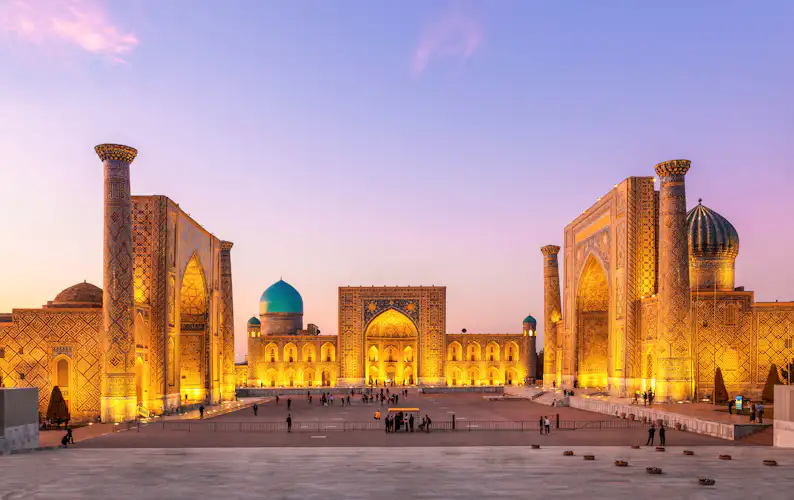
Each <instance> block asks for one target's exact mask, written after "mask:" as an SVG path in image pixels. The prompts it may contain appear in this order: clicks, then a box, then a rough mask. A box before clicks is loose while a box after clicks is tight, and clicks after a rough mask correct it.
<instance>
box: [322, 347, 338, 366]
mask: <svg viewBox="0 0 794 500" xmlns="http://www.w3.org/2000/svg"><path fill="white" fill-rule="evenodd" d="M320 357H321V358H322V360H323V361H324V362H326V363H333V362H335V361H336V346H335V345H334V344H332V343H330V342H326V343H324V344H323V345H322V347H320Z"/></svg>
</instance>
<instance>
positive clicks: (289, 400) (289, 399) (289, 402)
mask: <svg viewBox="0 0 794 500" xmlns="http://www.w3.org/2000/svg"><path fill="white" fill-rule="evenodd" d="M291 408H292V398H287V411H289V410H290V409H291Z"/></svg>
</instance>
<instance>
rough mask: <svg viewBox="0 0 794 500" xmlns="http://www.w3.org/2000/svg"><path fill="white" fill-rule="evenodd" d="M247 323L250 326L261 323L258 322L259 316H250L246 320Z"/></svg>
mask: <svg viewBox="0 0 794 500" xmlns="http://www.w3.org/2000/svg"><path fill="white" fill-rule="evenodd" d="M248 324H249V325H250V326H257V325H261V324H262V323H260V322H259V318H257V317H256V316H251V319H249V320H248Z"/></svg>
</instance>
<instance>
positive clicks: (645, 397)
mask: <svg viewBox="0 0 794 500" xmlns="http://www.w3.org/2000/svg"><path fill="white" fill-rule="evenodd" d="M642 406H648V392H647V391H642Z"/></svg>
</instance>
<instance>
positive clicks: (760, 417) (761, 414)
mask: <svg viewBox="0 0 794 500" xmlns="http://www.w3.org/2000/svg"><path fill="white" fill-rule="evenodd" d="M758 423H759V424H763V423H764V403H763V402H761V403H758Z"/></svg>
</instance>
